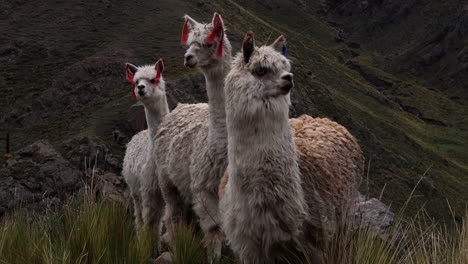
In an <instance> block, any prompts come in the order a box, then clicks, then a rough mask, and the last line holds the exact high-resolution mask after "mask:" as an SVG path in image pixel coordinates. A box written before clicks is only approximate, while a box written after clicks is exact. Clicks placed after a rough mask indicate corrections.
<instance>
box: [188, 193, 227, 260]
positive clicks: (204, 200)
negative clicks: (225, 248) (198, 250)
mask: <svg viewBox="0 0 468 264" xmlns="http://www.w3.org/2000/svg"><path fill="white" fill-rule="evenodd" d="M218 203H219V198H218V195H217V193H216V192H214V191H213V192H209V191H206V190H203V191H200V192H195V193H194V209H195V212H196V213H197V215H198V216H199V217H200V225H201V228H202V230H203V232H204V234H205V238H204V245H205V247H206V248H207V249H208V250H210V251H211V252H212V253H213V254H214V255H215V256H217V257H219V256H221V248H222V244H223V240H224V234H223V232H222V231H221V228H220V225H221V222H220V218H219V213H218V210H219V208H218Z"/></svg>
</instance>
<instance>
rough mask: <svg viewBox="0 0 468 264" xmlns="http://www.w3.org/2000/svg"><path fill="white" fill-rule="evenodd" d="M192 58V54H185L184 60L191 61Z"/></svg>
mask: <svg viewBox="0 0 468 264" xmlns="http://www.w3.org/2000/svg"><path fill="white" fill-rule="evenodd" d="M192 59H193V55H192V54H188V55H187V56H185V61H191V60H192Z"/></svg>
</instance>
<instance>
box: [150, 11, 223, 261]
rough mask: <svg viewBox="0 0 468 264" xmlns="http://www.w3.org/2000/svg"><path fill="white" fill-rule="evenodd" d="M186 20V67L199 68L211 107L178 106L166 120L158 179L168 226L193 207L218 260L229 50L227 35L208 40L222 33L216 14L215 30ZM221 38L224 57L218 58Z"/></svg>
mask: <svg viewBox="0 0 468 264" xmlns="http://www.w3.org/2000/svg"><path fill="white" fill-rule="evenodd" d="M185 18H186V24H185V25H186V26H187V31H188V36H187V41H186V44H187V45H188V49H187V51H186V54H185V65H186V66H188V67H197V68H198V69H200V71H201V72H202V73H203V74H204V75H205V80H206V89H207V93H208V102H209V103H208V107H206V105H195V106H188V105H184V106H180V107H178V108H177V109H176V110H175V111H173V112H172V113H171V114H170V115H168V116H167V118H166V120H165V122H164V123H163V124H162V125H161V130H160V131H161V132H160V133H159V134H158V137H157V145H158V146H159V148H158V155H157V157H158V164H164V166H161V167H158V174H159V178H160V181H161V184H162V185H161V189H162V191H163V195H164V198H165V200H166V203H167V214H166V221H167V223H169V224H168V225H171V223H173V221H174V219H180V217H184V215H186V214H185V213H184V212H183V211H180V208H184V209H183V210H185V208H187V207H188V206H190V205H193V209H194V211H195V213H196V215H197V216H198V217H199V220H200V226H201V228H202V230H203V231H204V233H205V243H206V244H205V245H206V246H207V247H208V248H210V249H213V250H214V251H215V253H217V254H220V250H221V243H222V232H221V231H220V229H219V216H218V201H219V200H218V194H217V192H218V186H219V181H220V179H221V177H222V175H223V173H224V171H225V170H226V167H227V165H226V163H227V135H226V118H225V102H224V77H225V76H226V74H227V72H228V71H229V69H230V63H231V45H230V43H229V40H228V39H227V36H226V34H224V31H223V33H222V34H221V33H220V34H218V35H216V37H215V38H214V41H213V42H209V41H207V40H206V38H207V36H208V35H209V34H210V33H211V32H212V30H213V27H214V24H215V21H217V23H221V28H222V29H223V30H224V27H223V26H222V19H221V17H220V16H219V15H218V14H216V13H215V14H214V16H213V21H212V23H211V24H201V23H198V22H196V21H195V20H194V19H192V18H190V17H189V16H186V17H185ZM184 28H185V27H184ZM184 32H185V29H184ZM221 37H222V38H223V43H222V45H223V52H224V53H223V56H218V54H217V50H219V49H218V48H219V47H218V45H220V44H219V43H220V39H221ZM159 158H160V159H159ZM181 205H183V206H181Z"/></svg>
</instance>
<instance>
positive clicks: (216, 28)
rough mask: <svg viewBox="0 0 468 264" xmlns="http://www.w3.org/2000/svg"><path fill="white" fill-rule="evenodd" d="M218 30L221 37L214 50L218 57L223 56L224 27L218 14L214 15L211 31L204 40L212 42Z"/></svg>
mask: <svg viewBox="0 0 468 264" xmlns="http://www.w3.org/2000/svg"><path fill="white" fill-rule="evenodd" d="M220 32H221V39H220V40H219V44H218V48H217V50H216V55H217V56H218V57H222V56H223V45H224V28H223V26H222V25H221V17H220V16H219V15H216V17H215V24H214V27H213V31H211V33H210V35H208V37H206V41H209V42H213V41H214V38H215V37H216V35H218V34H219V33H220Z"/></svg>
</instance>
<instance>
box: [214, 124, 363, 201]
mask: <svg viewBox="0 0 468 264" xmlns="http://www.w3.org/2000/svg"><path fill="white" fill-rule="evenodd" d="M289 124H290V125H291V129H292V132H293V135H294V143H295V144H296V153H297V155H298V163H299V169H300V171H301V174H302V175H309V177H304V178H303V180H304V181H308V183H306V184H305V186H314V187H315V190H316V191H317V192H318V193H319V194H320V197H321V198H322V199H323V200H324V202H325V203H326V204H327V205H331V206H333V208H335V209H338V210H339V209H341V208H343V207H345V206H346V203H347V202H349V201H350V200H349V198H351V196H354V195H355V194H356V191H357V188H358V187H359V183H360V181H361V177H362V174H363V172H364V156H363V154H362V151H361V148H360V146H359V144H358V142H357V140H356V138H355V137H354V136H353V135H351V133H349V131H348V130H347V129H346V128H345V127H343V126H342V125H340V124H338V123H336V122H333V121H331V120H330V119H328V118H313V117H311V116H308V115H302V116H300V117H298V118H291V119H290V120H289ZM311 176H313V177H311ZM228 181H229V175H228V173H227V172H226V173H225V174H224V177H223V178H222V179H221V182H220V186H219V196H220V197H222V196H223V195H224V192H225V188H226V184H227V183H228ZM309 183H310V184H309ZM305 195H306V196H307V193H306V194H305Z"/></svg>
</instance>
